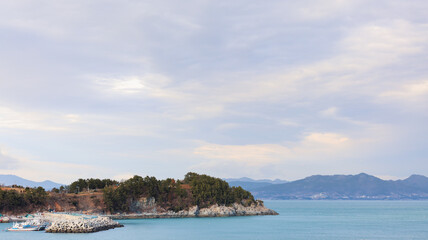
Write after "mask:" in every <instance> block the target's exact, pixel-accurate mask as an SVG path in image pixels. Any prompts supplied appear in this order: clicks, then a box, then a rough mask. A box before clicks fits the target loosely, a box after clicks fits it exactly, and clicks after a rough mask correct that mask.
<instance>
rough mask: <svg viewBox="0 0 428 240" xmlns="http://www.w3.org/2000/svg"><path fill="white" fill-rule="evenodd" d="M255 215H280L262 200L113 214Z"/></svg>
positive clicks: (170, 216) (116, 216)
mask: <svg viewBox="0 0 428 240" xmlns="http://www.w3.org/2000/svg"><path fill="white" fill-rule="evenodd" d="M255 215H278V213H277V212H275V211H273V210H271V209H268V208H266V207H265V206H264V205H263V203H262V202H257V203H256V204H252V205H251V206H248V207H245V206H244V205H242V204H239V203H234V204H233V205H231V206H225V205H218V204H214V205H212V206H210V207H209V208H201V209H200V208H199V207H198V206H193V207H191V208H190V209H189V210H182V211H179V212H173V211H167V212H156V213H154V212H144V213H138V214H123V215H112V216H111V217H112V218H114V219H129V218H184V217H231V216H255Z"/></svg>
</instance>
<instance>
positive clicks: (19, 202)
mask: <svg viewBox="0 0 428 240" xmlns="http://www.w3.org/2000/svg"><path fill="white" fill-rule="evenodd" d="M47 197H48V193H47V192H46V191H45V189H44V188H42V187H38V188H29V187H27V188H25V190H24V191H23V192H22V193H19V192H17V191H15V190H1V189H0V211H15V210H18V209H20V208H26V207H27V206H30V205H32V206H43V205H44V204H45V203H46V200H47Z"/></svg>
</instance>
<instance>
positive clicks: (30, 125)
mask: <svg viewBox="0 0 428 240" xmlns="http://www.w3.org/2000/svg"><path fill="white" fill-rule="evenodd" d="M58 119H60V118H59V117H57V116H53V115H50V114H45V113H37V112H23V111H18V110H14V109H11V108H8V107H1V106H0V129H1V128H5V129H10V128H12V129H24V130H39V131H66V130H67V128H66V127H64V126H61V125H58V124H57V123H56V122H57V121H58Z"/></svg>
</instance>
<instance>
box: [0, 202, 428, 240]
mask: <svg viewBox="0 0 428 240" xmlns="http://www.w3.org/2000/svg"><path fill="white" fill-rule="evenodd" d="M265 205H266V206H267V207H269V208H272V209H274V210H276V211H277V212H278V213H279V214H280V215H279V216H254V217H224V218H184V219H138V220H123V221H121V222H122V223H123V224H124V225H125V227H124V228H118V229H113V230H109V231H104V232H98V233H91V234H49V233H44V232H28V233H25V232H19V233H16V232H5V231H1V232H0V240H9V239H13V240H21V239H23V240H24V239H31V240H39V239H40V240H42V239H43V240H49V239H78V240H83V239H94V240H97V239H99V240H109V239H120V240H126V239H144V240H146V239H147V240H153V239H156V240H158V239H162V240H164V239H175V240H192V239H198V240H199V239H204V240H214V239H216V240H225V239H233V240H240V239H243V240H244V239H245V240H252V239H268V240H275V239H281V240H284V239H305V240H312V239H313V240H321V239H323V240H324V239H325V240H327V239H328V240H335V239H337V240H339V239H340V240H351V239H352V240H354V239H385V240H386V239H388V240H394V239H397V240H398V239H400V240H407V239H421V240H422V239H424V240H426V239H428V201H265ZM10 225H11V224H0V228H1V229H2V230H3V229H6V228H7V227H9V226H10Z"/></svg>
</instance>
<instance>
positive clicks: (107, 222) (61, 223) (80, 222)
mask: <svg viewBox="0 0 428 240" xmlns="http://www.w3.org/2000/svg"><path fill="white" fill-rule="evenodd" d="M45 218H46V219H48V221H49V222H50V225H49V226H48V227H47V228H46V232H48V233H92V232H98V231H104V230H108V229H112V228H117V227H123V225H122V224H120V223H118V222H116V221H113V220H112V219H111V218H109V217H101V216H90V217H86V216H73V215H68V214H46V215H45Z"/></svg>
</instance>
